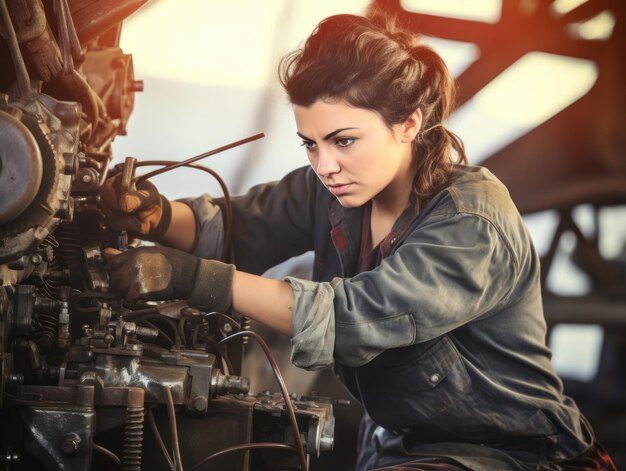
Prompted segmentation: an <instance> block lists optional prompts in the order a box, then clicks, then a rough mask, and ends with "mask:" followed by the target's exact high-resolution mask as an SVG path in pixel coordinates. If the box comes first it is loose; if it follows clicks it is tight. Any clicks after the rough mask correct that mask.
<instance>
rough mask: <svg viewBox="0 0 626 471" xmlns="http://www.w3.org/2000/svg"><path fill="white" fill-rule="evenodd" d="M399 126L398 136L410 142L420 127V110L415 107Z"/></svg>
mask: <svg viewBox="0 0 626 471" xmlns="http://www.w3.org/2000/svg"><path fill="white" fill-rule="evenodd" d="M401 126H402V127H401V128H400V134H401V135H400V137H401V139H402V142H412V141H413V140H414V139H415V137H416V136H417V133H418V132H419V130H420V128H421V127H422V110H420V109H419V108H418V109H416V110H415V111H414V112H413V113H411V114H410V116H409V117H408V118H407V119H406V121H405V122H404V123H402V125H401Z"/></svg>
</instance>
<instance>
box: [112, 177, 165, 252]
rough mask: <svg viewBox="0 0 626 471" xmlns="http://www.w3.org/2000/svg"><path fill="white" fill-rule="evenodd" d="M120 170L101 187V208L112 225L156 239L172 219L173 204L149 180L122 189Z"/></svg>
mask: <svg viewBox="0 0 626 471" xmlns="http://www.w3.org/2000/svg"><path fill="white" fill-rule="evenodd" d="M121 183H122V174H121V173H118V174H117V175H115V176H113V177H110V178H108V179H107V180H106V181H105V182H104V185H102V188H101V189H100V200H101V202H102V206H101V207H102V212H103V213H104V216H105V217H106V222H107V224H108V226H109V227H110V228H111V229H114V230H117V231H122V230H125V231H128V232H129V233H130V234H131V235H133V236H134V237H138V238H140V239H147V240H153V241H158V240H159V239H160V238H161V237H162V236H163V235H164V234H165V232H166V231H167V228H168V227H169V225H170V222H171V219H172V207H171V204H170V202H169V201H168V200H167V198H165V197H163V196H162V195H161V194H159V191H158V190H157V188H156V187H155V186H154V185H153V184H152V183H151V182H149V181H148V180H144V181H142V182H140V183H139V185H137V188H136V189H133V190H130V191H129V192H128V193H123V192H122V190H121Z"/></svg>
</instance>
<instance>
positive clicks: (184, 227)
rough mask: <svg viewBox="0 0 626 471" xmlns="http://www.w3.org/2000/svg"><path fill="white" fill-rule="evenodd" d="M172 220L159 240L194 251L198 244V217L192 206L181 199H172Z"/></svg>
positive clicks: (165, 243)
mask: <svg viewBox="0 0 626 471" xmlns="http://www.w3.org/2000/svg"><path fill="white" fill-rule="evenodd" d="M171 204H172V220H171V222H170V225H169V227H168V229H167V231H166V232H165V235H164V236H163V237H162V238H161V240H160V241H159V242H160V243H162V244H163V245H167V246H168V247H173V248H175V249H179V250H184V251H185V252H193V250H194V248H195V245H196V217H195V215H194V213H193V211H192V210H191V208H190V207H189V206H188V205H186V204H185V203H181V202H180V201H172V202H171Z"/></svg>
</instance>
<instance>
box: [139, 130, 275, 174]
mask: <svg viewBox="0 0 626 471" xmlns="http://www.w3.org/2000/svg"><path fill="white" fill-rule="evenodd" d="M262 137H265V134H263V133H259V134H255V135H254V136H250V137H247V138H245V139H241V140H240V141H236V142H232V143H230V144H226V145H225V146H222V147H218V148H217V149H213V150H210V151H208V152H204V153H202V154H199V155H196V156H195V157H191V158H189V159H186V160H183V161H180V162H176V163H172V164H169V165H168V166H167V167H163V168H159V169H157V170H153V171H152V172H148V173H146V174H145V175H141V176H139V177H137V179H136V180H135V184H137V185H138V184H139V183H141V182H142V181H144V180H147V179H148V178H150V177H154V176H156V175H160V174H161V173H165V172H169V171H170V170H174V169H175V168H178V167H183V166H186V165H189V164H192V163H194V162H196V161H198V160H200V159H204V158H205V157H210V156H211V155H215V154H219V153H220V152H224V151H225V150H228V149H232V148H233V147H237V146H240V145H242V144H247V143H248V142H251V141H256V140H257V139H261V138H262Z"/></svg>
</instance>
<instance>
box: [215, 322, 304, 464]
mask: <svg viewBox="0 0 626 471" xmlns="http://www.w3.org/2000/svg"><path fill="white" fill-rule="evenodd" d="M246 336H249V337H252V338H254V339H256V340H257V342H259V345H260V346H261V348H262V349H263V352H265V356H266V357H267V360H268V361H269V362H270V365H271V366H272V370H274V375H275V376H276V380H277V381H278V385H279V386H280V390H281V392H282V394H283V398H284V399H285V406H286V408H287V415H288V416H289V422H290V423H291V427H292V428H293V438H294V441H295V442H296V451H297V453H298V456H299V458H300V469H301V470H302V471H306V470H307V464H306V455H305V453H304V445H303V443H302V437H301V436H300V429H299V428H298V422H297V420H296V412H295V410H294V408H293V403H292V402H291V398H290V397H289V392H288V391H287V386H285V381H284V380H283V376H282V375H281V373H280V370H279V369H278V365H277V364H276V360H275V359H274V356H273V355H272V352H271V351H270V348H269V347H268V346H267V343H265V340H263V338H262V337H261V336H260V335H259V334H257V333H256V332H253V331H251V330H244V331H240V332H236V333H234V334H232V335H229V336H228V337H226V338H224V339H222V340H220V341H219V342H218V343H217V344H218V345H223V344H225V343H228V342H231V341H232V340H234V339H236V338H239V337H246Z"/></svg>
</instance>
